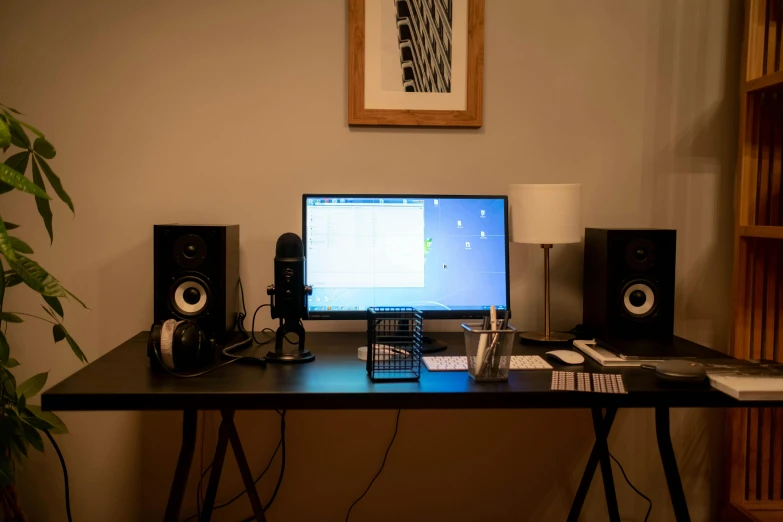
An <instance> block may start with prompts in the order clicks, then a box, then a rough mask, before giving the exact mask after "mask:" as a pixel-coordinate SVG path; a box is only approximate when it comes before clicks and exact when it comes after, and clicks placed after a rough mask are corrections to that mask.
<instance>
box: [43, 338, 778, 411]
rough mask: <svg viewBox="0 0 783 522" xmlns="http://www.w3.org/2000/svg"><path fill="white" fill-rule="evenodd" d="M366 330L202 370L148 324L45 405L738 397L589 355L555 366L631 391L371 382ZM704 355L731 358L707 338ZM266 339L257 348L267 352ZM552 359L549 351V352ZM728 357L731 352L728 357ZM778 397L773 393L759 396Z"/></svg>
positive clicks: (729, 401)
mask: <svg viewBox="0 0 783 522" xmlns="http://www.w3.org/2000/svg"><path fill="white" fill-rule="evenodd" d="M435 335H436V336H437V337H439V338H441V339H443V340H444V341H446V342H447V343H448V344H449V345H450V346H451V348H449V349H448V350H447V351H445V352H440V353H438V354H435V355H463V354H464V351H463V336H462V333H458V332H457V333H443V334H435ZM365 340H366V336H365V334H364V333H360V332H354V333H317V332H311V333H308V336H307V342H308V348H309V349H310V350H311V351H312V352H313V353H314V354H315V355H316V360H315V362H312V363H306V364H300V365H274V364H269V365H268V366H267V368H266V369H264V368H262V367H260V366H256V365H247V364H242V363H240V364H233V365H230V366H227V367H225V368H222V369H220V370H217V371H215V372H213V373H210V374H208V375H205V376H203V377H199V378H195V379H178V378H176V377H172V376H170V375H168V374H165V373H153V372H152V371H151V370H150V369H149V365H148V362H147V357H146V341H147V333H146V332H141V333H139V334H138V335H136V336H134V337H133V338H131V339H129V340H128V341H126V342H125V343H123V344H122V345H120V346H118V347H117V348H115V349H114V350H112V351H110V352H109V353H107V354H105V355H104V356H103V357H101V358H99V359H98V360H96V361H95V362H93V363H92V364H90V365H88V366H87V367H85V368H83V369H81V370H79V371H78V372H76V373H75V374H74V375H72V376H70V377H68V378H67V379H65V380H64V381H62V382H60V383H59V384H57V385H55V386H53V387H52V388H50V389H49V390H48V391H46V392H45V393H44V394H43V396H42V406H43V408H44V409H46V410H83V411H90V410H184V409H204V410H216V409H221V408H230V409H237V410H245V409H247V410H251V409H274V408H277V409H283V408H286V409H396V408H405V409H416V408H432V409H458V408H588V407H610V406H613V407H635V408H644V407H654V406H670V407H738V406H751V405H759V404H754V403H749V402H739V401H736V400H734V399H733V398H731V397H729V396H727V395H724V394H722V393H720V392H718V391H716V390H713V389H711V388H703V389H683V388H676V387H674V388H672V387H667V386H664V385H663V384H661V383H660V382H659V381H658V380H657V378H656V377H655V375H654V373H653V372H651V371H649V370H643V369H641V368H622V369H621V368H604V367H601V366H600V365H598V364H597V363H595V362H593V361H591V360H589V359H588V360H586V361H585V363H584V364H583V365H581V366H565V365H562V364H559V363H557V362H555V361H551V360H549V362H550V363H551V364H552V366H553V367H554V368H555V369H556V370H571V371H586V372H603V373H618V372H619V373H622V374H623V379H624V381H625V386H626V388H627V390H628V392H629V393H628V394H625V395H610V394H599V393H581V392H563V391H551V390H550V381H551V372H550V371H544V370H529V371H512V372H510V373H509V379H508V382H499V383H498V382H493V383H475V382H473V381H472V380H471V379H470V378H469V377H468V374H467V372H433V373H431V372H429V371H428V370H427V369H426V367H424V365H423V364H422V373H421V380H420V381H419V382H404V383H373V382H371V381H370V380H369V378H368V377H367V373H366V371H365V363H364V361H360V360H359V359H358V358H357V357H356V349H357V347H359V346H361V345H364V344H365ZM699 348H700V349H701V350H702V353H701V354H700V355H701V357H703V358H725V357H726V356H725V355H723V354H720V353H718V352H715V351H712V350H708V349H706V348H702V347H699ZM548 349H549V348H540V347H531V346H522V345H519V344H517V345H516V346H515V348H514V353H515V354H525V355H528V354H529V355H532V354H535V355H542V356H544V352H545V351H547V350H548ZM266 350H267V346H264V347H261V348H260V349H259V350H258V353H259V354H262V353H266ZM547 359H549V358H547ZM724 360H725V359H724ZM760 404H763V405H766V406H770V405H771V403H769V402H767V403H760Z"/></svg>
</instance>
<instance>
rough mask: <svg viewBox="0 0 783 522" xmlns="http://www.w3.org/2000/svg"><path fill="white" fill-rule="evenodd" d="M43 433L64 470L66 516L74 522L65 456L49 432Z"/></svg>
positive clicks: (69, 521) (70, 521) (69, 520)
mask: <svg viewBox="0 0 783 522" xmlns="http://www.w3.org/2000/svg"><path fill="white" fill-rule="evenodd" d="M43 432H44V433H46V437H47V438H48V439H49V442H51V443H52V446H54V451H56V452H57V457H58V458H59V459H60V466H62V468H63V480H64V481H65V514H66V515H67V516H68V522H73V519H72V518H71V487H70V486H69V485H68V468H67V467H66V466H65V459H64V458H63V454H62V452H61V451H60V447H59V446H58V445H57V443H56V442H55V441H54V437H52V434H51V433H49V431H48V430H43Z"/></svg>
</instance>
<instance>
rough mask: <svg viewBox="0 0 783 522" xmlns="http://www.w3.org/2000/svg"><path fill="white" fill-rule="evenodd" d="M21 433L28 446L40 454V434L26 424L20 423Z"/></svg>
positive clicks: (42, 445) (42, 449) (41, 447)
mask: <svg viewBox="0 0 783 522" xmlns="http://www.w3.org/2000/svg"><path fill="white" fill-rule="evenodd" d="M22 432H23V433H24V436H25V438H26V439H27V442H29V443H30V446H32V447H34V448H35V449H37V450H38V451H40V452H41V453H43V452H44V444H43V439H42V438H41V434H40V433H38V430H37V429H35V428H33V427H32V426H30V425H29V424H28V423H26V422H22Z"/></svg>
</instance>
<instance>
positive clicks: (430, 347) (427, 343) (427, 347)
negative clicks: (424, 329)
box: [421, 335, 448, 353]
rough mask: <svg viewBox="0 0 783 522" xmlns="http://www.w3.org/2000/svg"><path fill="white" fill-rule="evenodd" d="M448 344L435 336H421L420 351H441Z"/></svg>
mask: <svg viewBox="0 0 783 522" xmlns="http://www.w3.org/2000/svg"><path fill="white" fill-rule="evenodd" d="M446 348H448V345H447V344H446V343H444V342H443V341H441V340H440V339H436V338H435V337H429V336H426V335H425V336H423V337H422V338H421V353H434V352H442V351H443V350H445V349H446Z"/></svg>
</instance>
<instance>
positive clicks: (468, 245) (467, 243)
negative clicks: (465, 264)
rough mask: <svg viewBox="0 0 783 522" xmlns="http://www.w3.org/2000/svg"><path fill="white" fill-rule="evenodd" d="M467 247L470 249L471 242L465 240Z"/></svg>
mask: <svg viewBox="0 0 783 522" xmlns="http://www.w3.org/2000/svg"><path fill="white" fill-rule="evenodd" d="M465 248H466V249H468V250H469V249H470V242H468V241H465Z"/></svg>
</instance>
